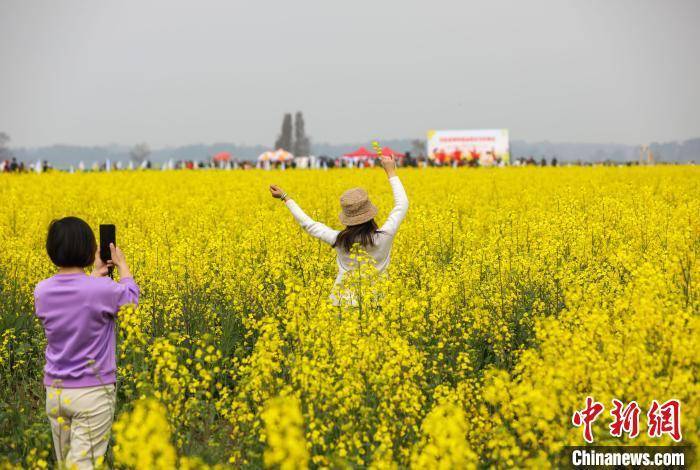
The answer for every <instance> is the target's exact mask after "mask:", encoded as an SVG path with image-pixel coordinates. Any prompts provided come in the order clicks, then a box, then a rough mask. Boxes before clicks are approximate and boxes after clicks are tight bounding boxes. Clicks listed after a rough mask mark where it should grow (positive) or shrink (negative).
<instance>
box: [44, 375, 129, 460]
mask: <svg viewBox="0 0 700 470" xmlns="http://www.w3.org/2000/svg"><path fill="white" fill-rule="evenodd" d="M115 404H116V390H115V386H114V384H109V385H99V386H97V387H83V388H54V387H46V413H47V414H48V416H49V422H50V423H51V433H52V434H53V445H54V449H55V450H56V459H57V460H58V465H59V468H63V465H65V467H66V468H73V467H74V466H75V467H77V468H78V469H80V470H82V469H92V468H94V467H95V465H96V464H97V463H98V462H99V463H101V462H102V460H103V458H104V455H105V452H107V445H108V444H109V435H110V431H111V429H112V419H113V418H114V406H115Z"/></svg>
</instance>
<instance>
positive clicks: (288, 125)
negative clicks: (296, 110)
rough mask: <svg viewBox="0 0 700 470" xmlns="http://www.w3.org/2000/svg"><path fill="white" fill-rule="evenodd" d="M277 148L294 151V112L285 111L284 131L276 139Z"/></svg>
mask: <svg viewBox="0 0 700 470" xmlns="http://www.w3.org/2000/svg"><path fill="white" fill-rule="evenodd" d="M275 148H276V149H284V150H286V151H287V152H291V151H292V114H291V113H285V114H284V118H283V119H282V133H281V134H280V135H279V137H277V141H275Z"/></svg>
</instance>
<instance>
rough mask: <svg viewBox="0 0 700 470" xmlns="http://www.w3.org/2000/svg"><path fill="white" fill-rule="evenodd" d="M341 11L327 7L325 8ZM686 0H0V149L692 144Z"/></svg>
mask: <svg viewBox="0 0 700 470" xmlns="http://www.w3.org/2000/svg"><path fill="white" fill-rule="evenodd" d="M341 3H342V5H341ZM699 46H700V1H697V0H687V1H682V0H677V1H661V0H650V1H646V0H605V1H603V0H579V1H563V0H551V1H545V0H512V1H494V0H483V1H467V0H461V1H440V0H432V1H430V2H428V1H425V2H417V1H411V0H403V1H377V0H374V1H368V0H353V1H352V2H337V1H306V0H296V1H275V2H272V1H261V0H257V1H246V2H244V1H234V0H228V1H210V0H197V1H194V0H192V1H180V0H178V1H174V0H157V1H153V0H151V1H132V0H126V1H125V0H119V1H112V0H109V1H107V0H100V1H84V0H62V1H36V0H0V61H1V62H0V64H1V68H0V70H1V72H0V131H2V130H4V131H5V132H8V133H9V134H10V136H11V137H12V142H11V143H12V145H13V146H38V145H48V144H54V143H71V144H84V145H101V144H107V143H120V144H128V145H130V144H133V143H135V142H138V141H147V142H148V143H150V144H151V145H152V146H156V147H159V146H164V145H180V144H186V143H195V142H204V143H209V142H217V141H231V142H237V143H247V144H257V143H261V144H272V143H273V142H274V139H275V137H276V135H277V134H278V132H279V128H280V124H281V118H282V113H284V112H285V111H296V110H302V111H303V112H304V115H305V117H306V122H307V130H308V132H309V134H311V136H312V139H314V140H315V141H327V142H351V141H358V140H365V139H369V138H402V137H424V136H425V132H426V130H428V129H431V128H437V129H439V128H448V129H449V128H456V129H459V128H508V129H510V131H511V137H512V138H521V139H526V140H544V139H548V140H551V141H577V142H619V143H629V144H637V143H643V142H649V141H665V140H676V139H678V140H682V139H687V138H691V137H698V136H700V86H699V84H700V58H699V57H700V50H699Z"/></svg>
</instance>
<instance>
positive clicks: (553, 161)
mask: <svg viewBox="0 0 700 470" xmlns="http://www.w3.org/2000/svg"><path fill="white" fill-rule="evenodd" d="M557 163H558V162H557V157H554V158H552V166H557Z"/></svg>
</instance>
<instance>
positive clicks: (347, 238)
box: [270, 155, 408, 305]
mask: <svg viewBox="0 0 700 470" xmlns="http://www.w3.org/2000/svg"><path fill="white" fill-rule="evenodd" d="M381 165H382V167H383V168H384V171H385V172H386V174H387V176H388V178H389V184H390V185H391V190H392V192H393V194H394V208H393V209H392V210H391V212H390V213H389V216H388V217H387V219H386V222H384V225H382V227H381V228H379V227H377V223H376V222H375V221H374V218H375V217H376V215H377V208H376V207H375V206H374V205H373V204H372V203H371V202H370V200H369V197H368V195H367V191H365V190H364V189H361V188H353V189H349V190H347V191H345V192H344V193H343V195H342V196H340V206H341V208H342V212H341V213H340V222H341V223H343V224H344V225H345V228H344V229H343V230H341V231H338V230H333V229H332V228H330V227H328V226H326V225H324V224H322V223H320V222H316V221H314V220H313V219H312V218H311V217H309V216H308V215H306V213H304V211H303V210H302V209H301V208H300V207H299V206H298V205H297V203H296V202H295V201H293V200H292V199H291V198H290V197H289V196H288V195H287V193H286V192H284V190H283V189H282V188H280V187H279V186H277V185H274V184H273V185H271V186H270V193H272V197H274V198H276V199H280V200H281V201H282V202H284V203H285V205H286V206H287V208H288V209H289V210H290V211H291V213H292V215H293V216H294V218H295V219H296V221H297V222H298V223H299V225H301V226H302V228H303V229H304V230H306V232H307V233H308V234H309V235H311V236H312V237H315V238H318V239H319V240H321V241H323V242H325V243H327V244H329V245H331V246H332V247H333V248H335V251H336V255H337V263H338V275H337V276H336V279H335V288H334V292H333V293H331V300H332V301H333V305H341V304H348V303H349V304H350V305H354V304H355V299H354V297H353V296H352V294H349V293H347V292H342V293H341V292H339V288H341V286H342V282H343V277H344V275H345V273H347V272H349V271H352V270H354V269H355V268H356V263H355V261H354V260H353V258H352V257H351V249H352V247H353V245H354V244H355V243H358V244H359V245H360V246H361V247H362V248H363V249H364V250H365V251H366V252H367V254H368V255H369V256H370V257H371V258H372V259H373V260H374V262H375V267H376V269H377V271H379V272H383V271H385V270H386V268H387V267H388V266H389V262H390V258H391V247H392V244H393V243H394V237H395V236H396V233H397V232H398V230H399V226H400V225H401V222H402V221H403V219H404V217H406V213H407V212H408V197H407V196H406V191H404V188H403V185H402V184H401V180H400V179H399V177H398V176H397V175H396V161H395V160H394V157H392V156H387V155H383V156H382V157H381ZM336 293H340V297H339V296H338V295H336Z"/></svg>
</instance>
